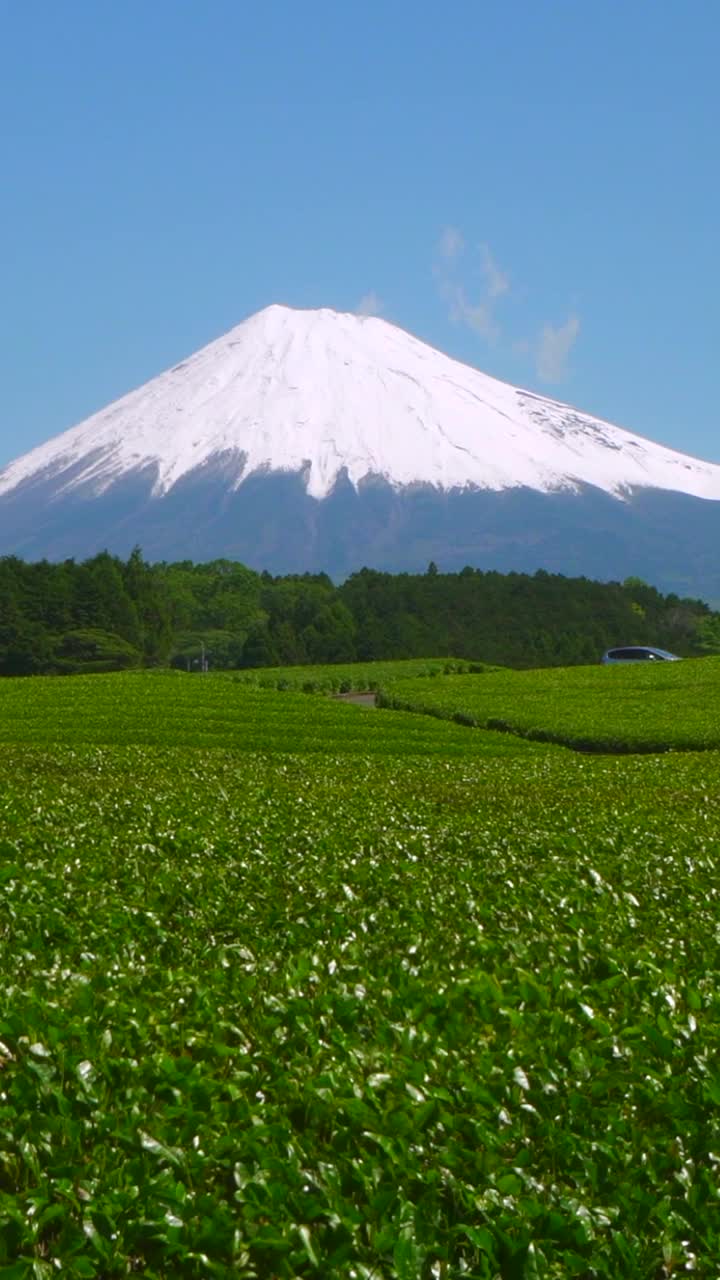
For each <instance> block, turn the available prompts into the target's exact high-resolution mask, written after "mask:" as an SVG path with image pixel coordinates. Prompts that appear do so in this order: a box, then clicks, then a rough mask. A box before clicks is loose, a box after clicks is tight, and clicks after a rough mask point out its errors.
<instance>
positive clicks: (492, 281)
mask: <svg viewBox="0 0 720 1280" xmlns="http://www.w3.org/2000/svg"><path fill="white" fill-rule="evenodd" d="M433 275H434V277H435V282H436V285H437V288H438V292H439V294H440V297H441V298H443V300H444V301H445V303H446V304H447V307H448V312H449V316H450V319H451V320H452V321H453V322H454V323H455V324H461V325H464V326H465V328H467V329H471V330H472V332H473V333H475V334H477V336H478V337H480V338H482V339H483V340H484V341H485V342H488V343H492V344H494V345H497V344H498V343H500V341H501V340H502V339H505V342H504V343H503V345H509V347H510V349H511V350H512V351H513V352H514V353H515V354H516V355H527V356H529V357H530V358H531V359H532V360H533V362H534V365H535V374H536V376H537V377H538V378H539V379H540V380H541V381H542V382H553V383H558V382H562V381H563V380H564V379H565V378H566V377H567V374H568V358H569V355H570V352H571V350H572V348H573V346H574V345H575V343H576V341H577V339H578V336H579V333H580V319H579V317H578V316H577V315H576V314H575V313H574V312H573V313H571V314H570V316H569V317H568V319H567V320H566V321H565V323H564V324H561V325H557V326H555V325H552V324H550V323H545V324H543V325H542V327H541V329H540V332H539V334H536V336H535V337H532V338H528V337H527V336H525V335H523V334H522V332H521V333H519V334H518V333H514V334H513V333H506V332H505V329H504V327H503V324H501V320H500V314H501V313H500V307H501V303H502V301H503V300H510V299H514V298H515V295H514V293H513V289H512V287H511V284H510V276H509V273H508V272H507V271H506V270H505V269H504V268H503V267H501V266H500V264H499V262H498V261H497V259H496V258H495V256H494V254H493V252H492V250H491V249H490V246H489V244H487V243H486V242H485V241H480V242H479V243H478V244H476V245H475V246H474V248H473V249H472V250H470V251H469V250H468V246H467V241H466V239H465V236H464V235H463V233H462V231H461V230H460V228H459V227H454V226H446V227H444V228H443V230H442V231H441V233H440V237H439V239H438V242H437V246H436V251H435V262H434V266H433Z"/></svg>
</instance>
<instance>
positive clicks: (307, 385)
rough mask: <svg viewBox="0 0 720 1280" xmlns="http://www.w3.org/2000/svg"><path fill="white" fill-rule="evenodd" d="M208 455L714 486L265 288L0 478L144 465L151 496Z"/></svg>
mask: <svg viewBox="0 0 720 1280" xmlns="http://www.w3.org/2000/svg"><path fill="white" fill-rule="evenodd" d="M213 459H215V460H219V461H220V462H221V463H222V466H223V467H224V468H225V469H226V470H227V478H228V485H229V487H233V488H237V487H238V486H239V485H240V484H242V482H243V480H244V479H246V478H247V477H248V476H249V475H251V474H253V473H256V472H267V471H291V472H301V473H302V474H303V476H304V479H305V483H306V485H307V490H308V492H309V494H310V495H311V496H312V497H314V498H318V499H320V498H324V497H326V496H327V494H328V493H330V491H331V490H332V489H333V487H334V485H335V483H336V481H337V479H338V477H339V475H340V474H341V473H346V474H347V477H348V479H349V480H350V481H351V483H352V484H353V485H355V486H357V485H358V484H359V483H360V482H361V481H362V480H363V479H365V478H366V477H369V476H377V477H382V478H384V479H386V480H387V481H388V482H389V483H391V484H392V485H394V486H398V487H400V486H405V485H411V484H417V483H424V484H430V485H433V486H435V487H436V488H439V489H445V490H449V489H454V488H464V487H466V486H474V487H477V488H480V489H490V490H500V489H508V488H516V487H519V486H527V487H529V488H532V489H536V490H541V491H543V492H549V491H551V490H554V489H563V488H565V489H568V488H569V489H577V488H578V487H579V486H580V485H581V484H589V485H594V486H596V487H598V488H600V489H603V490H605V491H606V492H608V493H613V494H615V495H616V496H618V497H622V496H623V494H624V493H625V492H626V491H627V490H628V489H631V488H635V487H650V488H657V489H666V490H674V491H678V492H682V493H686V494H691V495H693V496H695V497H701V498H714V499H720V465H715V464H712V463H706V462H701V461H699V460H697V459H695V458H691V457H689V456H687V455H685V454H681V453H678V452H676V451H674V450H672V449H668V448H665V447H664V446H662V445H657V444H654V443H652V442H651V441H649V440H646V439H644V438H643V437H641V436H637V435H634V434H632V433H631V432H628V431H625V430H623V429H621V428H619V427H614V426H612V425H611V424H609V423H607V422H603V421H602V420H600V419H598V418H594V417H592V416H591V415H589V414H586V413H581V412H580V411H578V410H576V409H573V408H571V407H570V406H569V405H565V404H561V403H560V402H558V401H555V400H550V399H547V398H546V397H544V396H540V395H537V394H535V393H533V392H529V391H523V390H521V389H519V388H517V387H513V386H510V385H509V384H507V383H504V382H500V381H498V380H497V379H495V378H492V377H489V376H488V375H487V374H484V373H481V372H480V371H479V370H478V369H474V368H472V367H470V366H469V365H465V364H461V363H460V362H459V361H456V360H453V359H451V358H450V357H449V356H446V355H443V354H442V352H440V351H437V350H436V349H435V348H433V347H430V346H428V345H426V344H425V343H423V342H421V341H419V340H418V339H417V338H414V337H412V336H411V335H410V334H408V333H406V332H405V331H404V330H402V329H399V328H397V327H396V326H395V325H392V324H390V323H388V321H386V320H382V319H379V318H376V317H372V316H357V315H353V314H348V313H341V312H336V311H331V310H329V309H325V308H323V309H320V310H315V311H303V310H294V309H292V308H290V307H285V306H280V305H277V304H274V305H272V306H268V307H266V308H264V310H262V311H259V312H257V313H256V314H255V315H252V316H250V317H249V318H248V319H247V320H245V321H243V323H242V324H240V325H238V326H237V327H236V328H234V329H231V330H230V332H229V333H226V334H225V335H224V336H223V337H221V338H218V339H217V340H216V341H214V342H211V343H210V344H209V345H208V346H206V347H203V348H202V350H200V351H198V352H196V354H194V355H192V356H189V357H188V358H187V359H186V360H183V361H181V362H180V363H179V364H177V365H175V366H174V367H173V368H172V369H169V370H167V371H166V372H165V373H162V374H160V375H159V376H158V377H156V378H153V379H152V380H151V381H150V382H148V383H146V384H145V385H144V386H142V387H139V388H138V389H137V390H135V391H132V392H130V393H129V394H128V395H126V396H124V397H123V398H122V399H120V400H117V401H115V403H113V404H111V405H109V406H108V407H107V408H106V409H103V410H101V411H100V412H99V413H96V414H93V416H92V417H90V418H87V419H86V420H85V421H84V422H81V423H80V424H79V425H78V426H76V427H73V428H72V429H71V430H69V431H65V432H64V433H63V434H62V435H59V436H56V437H55V438H54V439H52V440H50V441H48V442H47V443H46V444H43V445H40V446H39V447H38V448H36V449H33V450H32V452H30V453H28V454H26V455H24V456H23V457H21V458H19V459H17V460H16V461H15V462H12V463H10V464H9V465H8V466H6V467H5V468H4V469H3V470H1V471H0V494H2V493H6V492H9V491H11V490H13V489H15V488H17V486H18V485H21V484H22V483H23V482H24V481H28V480H30V479H32V478H35V477H38V476H39V475H41V474H42V475H43V476H44V477H48V476H55V477H56V478H57V482H58V491H62V490H65V491H67V490H69V489H70V488H73V489H74V488H83V489H85V490H87V489H89V490H90V491H91V492H92V493H95V494H99V493H102V492H103V491H104V490H106V489H108V488H109V487H110V486H111V485H112V484H113V483H114V481H116V480H118V479H120V478H122V477H124V476H126V475H128V474H132V473H135V472H138V471H140V470H145V469H146V468H151V469H152V472H153V475H154V486H153V492H154V494H155V495H157V496H160V495H162V494H164V493H166V492H167V491H168V490H169V489H171V488H172V486H173V485H174V484H176V482H177V481H178V480H179V479H180V478H181V477H182V476H184V475H186V474H187V473H189V472H191V471H194V470H195V469H196V468H199V467H203V466H205V465H207V464H208V463H210V462H212V461H213Z"/></svg>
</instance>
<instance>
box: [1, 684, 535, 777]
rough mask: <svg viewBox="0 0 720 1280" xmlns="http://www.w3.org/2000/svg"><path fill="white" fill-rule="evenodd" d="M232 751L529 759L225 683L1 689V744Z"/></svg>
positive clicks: (448, 732)
mask: <svg viewBox="0 0 720 1280" xmlns="http://www.w3.org/2000/svg"><path fill="white" fill-rule="evenodd" d="M2 742H5V743H11V742H14V743H20V742H29V743H42V742H45V743H57V742H62V743H68V744H73V743H98V744H99V743H109V744H112V743H114V744H118V745H120V744H122V745H130V744H133V743H135V744H143V745H146V746H151V745H152V746H180V745H186V746H203V747H232V748H234V749H235V750H239V751H258V750H260V751H266V752H267V751H272V752H275V751H279V752H297V751H300V752H315V751H321V752H330V753H332V752H343V753H348V752H354V753H359V754H365V755H373V754H376V753H377V754H380V755H395V756H405V755H421V756H422V755H438V756H442V757H445V756H447V757H457V756H460V757H463V758H465V757H467V756H468V755H470V756H474V755H477V754H482V753H486V752H490V753H492V754H495V755H507V754H515V753H517V751H523V750H528V749H529V750H533V749H535V750H536V749H537V748H536V747H533V745H532V744H523V743H518V742H512V741H510V740H508V738H507V737H506V736H505V735H503V734H498V733H492V732H490V733H486V734H484V735H477V736H475V737H474V738H473V741H472V742H470V741H468V735H467V734H466V733H464V732H463V730H462V729H461V728H459V727H458V726H457V725H453V724H443V723H440V722H438V721H432V720H428V719H425V718H423V717H419V716H413V715H410V714H393V713H390V712H384V713H382V714H381V713H378V712H368V711H367V710H364V709H361V708H359V707H355V706H346V705H345V704H344V703H342V702H338V701H335V700H331V699H327V698H309V697H307V696H306V695H304V694H301V693H277V692H273V691H272V690H267V689H258V688H252V687H248V686H245V685H244V684H241V683H236V682H235V681H234V680H232V679H231V678H230V679H229V678H227V677H226V676H224V675H217V676H214V675H204V676H200V675H194V676H193V675H185V674H182V673H179V672H175V673H173V672H158V673H142V672H116V673H113V674H112V675H93V676H74V677H73V678H72V679H70V678H68V679H53V678H52V677H40V678H37V679H33V680H23V679H17V680H10V679H5V680H2V681H0V743H2Z"/></svg>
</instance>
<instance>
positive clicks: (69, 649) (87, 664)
mask: <svg viewBox="0 0 720 1280" xmlns="http://www.w3.org/2000/svg"><path fill="white" fill-rule="evenodd" d="M54 655H55V668H56V670H57V671H61V672H64V673H65V674H73V675H80V674H81V673H87V674H90V673H91V672H93V671H122V670H124V669H125V668H127V667H137V666H138V665H139V664H140V662H141V658H142V655H141V654H140V652H139V650H138V649H136V648H135V646H134V645H131V644H129V643H128V641H127V640H123V639H122V638H121V637H120V636H118V635H111V634H110V633H109V632H107V631H100V630H99V629H98V628H97V627H87V628H86V629H85V630H84V631H66V632H65V634H64V635H63V636H61V637H60V638H59V640H58V641H57V643H56V645H55V647H54Z"/></svg>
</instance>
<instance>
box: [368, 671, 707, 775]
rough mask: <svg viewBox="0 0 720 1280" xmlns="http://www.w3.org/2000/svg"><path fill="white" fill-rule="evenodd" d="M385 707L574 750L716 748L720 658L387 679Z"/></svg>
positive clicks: (618, 750) (384, 695)
mask: <svg viewBox="0 0 720 1280" xmlns="http://www.w3.org/2000/svg"><path fill="white" fill-rule="evenodd" d="M380 700H381V702H382V704H383V705H384V706H386V707H395V708H403V709H405V710H413V711H419V712H425V713H427V714H429V715H434V716H440V717H444V718H447V719H450V720H455V721H457V722H459V723H461V724H466V725H472V726H478V727H482V728H490V729H503V730H509V731H510V732H512V733H515V734H518V735H521V736H523V737H525V738H529V739H536V740H539V741H545V742H558V743H564V744H566V745H567V746H570V747H575V748H578V749H580V750H590V751H610V752H626V751H627V752H636V751H668V750H675V751H696V750H707V749H718V748H720V659H718V658H702V659H694V660H688V661H686V662H677V663H659V664H657V665H650V664H647V665H643V666H632V665H627V666H617V667H601V666H595V667H570V668H562V669H555V670H542V671H509V670H505V671H503V670H495V671H491V672H488V673H487V674H486V675H479V676H473V675H459V676H452V677H450V676H448V677H442V676H441V677H439V678H436V679H433V680H403V681H389V682H387V683H386V685H385V686H384V687H383V691H382V694H381V699H380Z"/></svg>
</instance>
